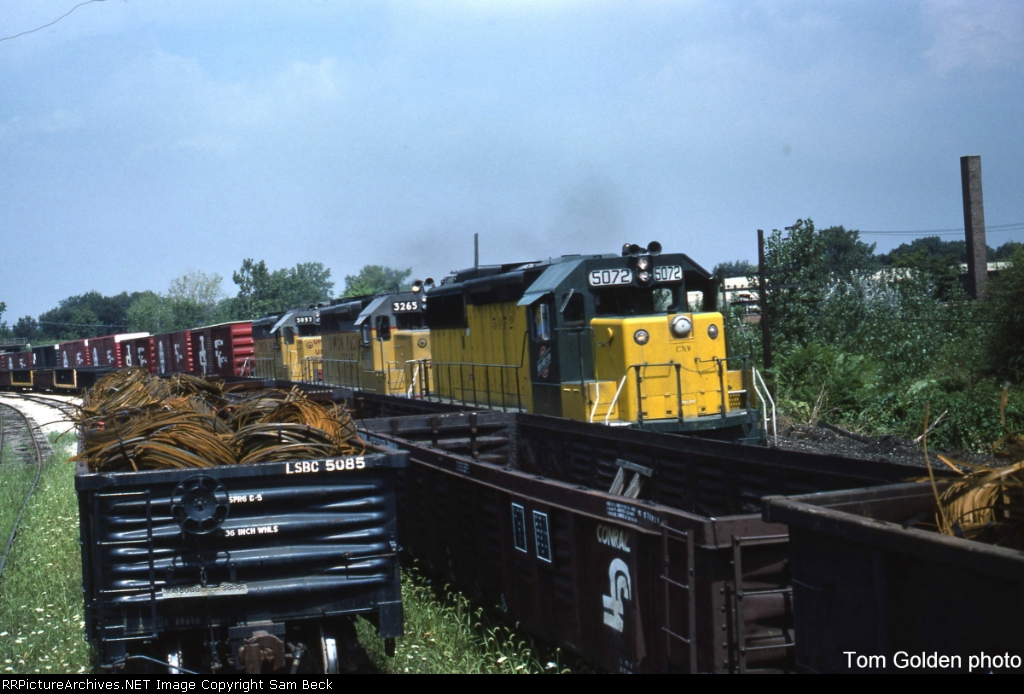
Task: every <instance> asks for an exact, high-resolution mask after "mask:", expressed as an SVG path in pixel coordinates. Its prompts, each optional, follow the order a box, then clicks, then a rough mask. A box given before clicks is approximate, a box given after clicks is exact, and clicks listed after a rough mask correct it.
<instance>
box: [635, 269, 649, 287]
mask: <svg viewBox="0 0 1024 694" xmlns="http://www.w3.org/2000/svg"><path fill="white" fill-rule="evenodd" d="M636 278H637V279H638V280H640V284H647V283H648V282H650V281H651V273H649V272H647V270H641V271H640V272H638V273H636Z"/></svg>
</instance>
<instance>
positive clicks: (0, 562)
mask: <svg viewBox="0 0 1024 694" xmlns="http://www.w3.org/2000/svg"><path fill="white" fill-rule="evenodd" d="M0 407H3V408H5V409H7V410H10V411H12V412H14V413H16V414H17V415H18V416H19V417H21V419H22V421H24V422H25V431H26V432H28V436H29V438H30V439H32V446H33V447H34V448H35V449H36V476H35V479H33V480H32V487H31V488H30V489H29V490H28V493H27V494H26V495H25V501H23V502H22V504H21V509H19V510H18V516H17V517H16V518H15V519H14V525H13V526H12V527H11V535H10V537H8V538H7V544H6V545H5V546H4V553H3V554H2V555H0V578H3V575H4V567H5V566H6V565H7V555H8V554H9V553H10V551H11V547H12V546H13V545H14V538H15V536H17V534H18V527H19V526H20V525H21V519H22V516H24V515H25V509H26V508H28V502H29V501H31V500H32V496H33V494H35V491H36V487H37V486H38V485H39V478H40V476H41V475H42V473H43V453H42V450H41V449H40V448H39V440H38V439H37V438H36V436H35V433H34V432H33V431H32V420H30V419H29V418H28V415H26V414H25V413H24V412H22V411H21V410H19V409H18V408H17V407H12V406H10V405H0Z"/></svg>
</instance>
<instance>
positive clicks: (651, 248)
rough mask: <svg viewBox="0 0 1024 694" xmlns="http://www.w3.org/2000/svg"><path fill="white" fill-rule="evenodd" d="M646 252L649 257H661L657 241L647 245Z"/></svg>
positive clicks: (659, 245)
mask: <svg viewBox="0 0 1024 694" xmlns="http://www.w3.org/2000/svg"><path fill="white" fill-rule="evenodd" d="M647 252H648V253H650V254H651V255H661V244H660V243H658V242H657V241H651V242H650V243H649V244H647Z"/></svg>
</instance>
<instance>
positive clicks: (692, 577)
mask: <svg viewBox="0 0 1024 694" xmlns="http://www.w3.org/2000/svg"><path fill="white" fill-rule="evenodd" d="M673 542H684V543H686V583H682V582H680V581H677V580H675V579H673V578H672V577H671V569H672V553H671V551H670V550H671V543H673ZM693 545H694V541H693V533H692V532H690V531H681V530H675V529H674V528H670V527H668V525H665V524H662V526H661V551H662V562H663V563H662V571H661V576H660V577H659V578H661V580H662V581H664V583H665V586H664V587H665V594H664V600H665V614H664V616H665V623H664V624H663V625H662V627H661V630H662V631H663V632H665V660H666V661H667V662H669V663H671V662H672V643H673V641H674V640H675V641H680V642H682V643H683V644H685V645H686V651H685V652H686V660H687V670H686V671H687V672H688V673H691V674H692V673H694V672H696V669H697V590H696V585H695V584H696V573H695V571H694V564H693V562H694V554H695V552H694V546H693ZM673 589H675V590H682V591H685V592H686V618H687V624H686V636H684V635H682V634H680V633H678V632H677V631H676V630H675V628H674V627H673V625H672V610H671V605H672V602H671V597H672V591H673Z"/></svg>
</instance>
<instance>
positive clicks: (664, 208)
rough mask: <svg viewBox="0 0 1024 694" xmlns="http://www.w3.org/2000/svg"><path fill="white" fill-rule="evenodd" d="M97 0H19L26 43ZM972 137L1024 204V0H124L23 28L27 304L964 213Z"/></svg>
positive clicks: (989, 171)
mask: <svg viewBox="0 0 1024 694" xmlns="http://www.w3.org/2000/svg"><path fill="white" fill-rule="evenodd" d="M74 5H75V2H74V1H67V2H65V1H57V0H33V1H32V2H27V1H26V0H0V36H10V35H13V34H17V33H19V32H21V31H25V30H28V29H32V28H35V27H38V26H41V25H43V24H46V23H48V22H51V21H53V20H54V19H55V18H57V17H59V16H60V15H61V14H63V13H65V12H67V11H68V10H69V9H70V8H71V7H73V6H74ZM965 154H978V155H981V157H982V169H983V178H984V194H985V215H986V221H987V223H988V224H989V225H990V226H992V225H1000V224H1010V223H1018V222H1020V223H1022V226H1024V4H1022V3H1020V2H1018V1H1017V0H1006V1H995V0H992V1H983V0H982V1H979V0H974V1H971V2H968V1H960V0H922V1H921V2H896V1H892V0H889V1H887V2H864V1H860V2H827V3H826V2H785V1H775V2H753V1H751V2H740V1H737V2H728V3H723V2H714V1H708V2H705V1H702V0H692V1H677V2H672V1H663V2H644V1H642V0H641V1H634V2H599V1H597V0H591V1H587V2H570V1H567V0H566V1H559V0H545V1H540V0H523V1H522V2H483V1H469V0H466V1H459V0H449V1H444V2H441V1H437V2H413V1H412V0H401V1H398V2H384V1H383V0H382V1H378V2H358V1H348V2H331V1H328V0H317V1H313V0H309V1H305V0H290V1H288V2H283V1H282V2H270V1H260V0H247V1H245V2H242V1H237V2H234V1H223V0H220V1H218V2H213V3H211V2H208V1H207V2H194V1H192V0H176V1H175V2H170V1H164V2H156V1H155V0H148V1H147V0H106V1H105V2H94V3H92V4H89V5H85V6H83V7H79V8H78V9H77V10H75V11H74V12H73V13H72V14H70V15H69V16H67V17H66V18H64V19H62V20H61V21H60V22H58V23H57V24H55V25H53V26H51V27H48V28H46V29H42V30H40V31H37V32H35V33H31V34H27V35H24V36H21V37H18V38H16V39H12V40H9V41H2V42H0V161H2V164H0V228H2V235H0V238H2V243H3V244H4V247H5V250H6V253H5V260H6V262H4V263H3V266H2V270H0V300H3V301H6V303H7V305H8V314H7V315H6V316H5V317H6V318H7V319H8V320H9V321H13V320H15V319H16V318H17V317H19V316H22V315H38V314H39V313H40V312H42V311H45V310H47V309H49V308H52V307H54V306H55V305H56V304H57V302H58V301H59V300H60V299H62V298H65V297H67V296H69V295H72V294H80V293H83V292H86V291H89V290H93V289H95V290H98V291H100V292H103V293H106V294H111V293H116V292H120V291H122V290H128V291H138V290H144V289H152V290H154V291H159V292H163V291H166V289H167V287H168V285H169V283H170V281H171V279H173V278H174V277H177V276H179V275H181V274H183V273H184V272H185V271H186V270H189V269H198V270H202V271H205V272H211V273H213V272H215V273H219V274H220V275H222V276H224V278H225V284H224V288H225V290H226V291H227V292H229V293H232V294H233V293H234V290H235V289H236V288H235V286H234V285H233V284H232V283H231V281H230V276H231V272H232V271H233V270H235V269H237V268H238V267H239V266H240V265H241V262H242V260H243V259H244V258H246V257H252V258H255V259H257V260H259V259H262V260H265V261H266V262H267V265H268V266H269V267H271V268H279V267H290V266H292V265H294V264H295V263H299V262H308V261H312V260H319V261H321V262H323V263H324V264H325V265H327V266H328V267H330V268H331V270H332V273H333V276H334V278H335V280H336V282H337V289H338V290H340V289H341V287H342V285H343V278H344V276H345V275H346V274H354V273H355V272H357V271H358V269H359V268H360V267H362V266H363V265H365V264H368V263H376V264H384V265H390V266H393V267H399V268H405V267H412V268H413V271H414V276H416V277H426V276H432V277H435V278H438V277H440V276H443V275H444V274H446V273H447V272H448V271H450V270H453V269H456V268H459V267H465V266H468V265H471V264H472V260H473V251H472V239H473V234H474V232H478V233H479V234H480V237H481V260H482V262H493V263H500V262H511V261H517V260H529V259H534V258H541V257H547V256H551V255H559V254H563V253H577V252H585V253H595V252H615V251H616V250H617V249H619V248H621V245H622V243H624V242H636V243H640V244H641V245H643V244H645V243H646V242H648V241H650V240H654V239H656V240H659V241H660V242H661V243H662V244H663V246H664V247H665V248H666V250H671V251H682V252H685V253H688V254H690V256H691V257H693V258H694V259H695V260H696V261H697V262H699V263H701V264H703V265H705V266H706V267H708V268H709V269H710V268H711V267H712V266H713V265H715V264H716V263H718V262H721V261H726V260H737V259H748V260H756V257H757V249H756V230H757V229H758V228H763V229H765V230H770V229H772V228H781V227H783V226H786V225H788V224H792V223H793V221H794V220H796V219H797V218H807V217H810V218H812V219H814V220H815V222H816V223H817V224H818V225H819V226H822V225H831V224H843V225H845V226H846V227H847V228H855V229H861V230H930V229H949V228H956V227H961V226H962V224H963V214H962V207H961V199H960V173H959V157H960V156H962V155H965ZM910 238H911V237H904V236H866V237H865V240H869V241H872V242H877V243H878V244H879V249H880V250H887V249H889V248H891V247H892V246H894V245H897V244H899V243H902V242H904V241H908V240H910ZM947 238H955V237H947ZM1011 239H1013V240H1024V230H1021V229H1017V230H1013V231H1009V232H1005V231H1002V232H993V233H990V235H989V245H991V246H998V245H1000V244H1002V243H1004V242H1005V241H1008V240H1011Z"/></svg>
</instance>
